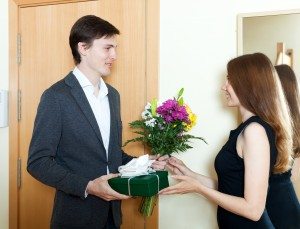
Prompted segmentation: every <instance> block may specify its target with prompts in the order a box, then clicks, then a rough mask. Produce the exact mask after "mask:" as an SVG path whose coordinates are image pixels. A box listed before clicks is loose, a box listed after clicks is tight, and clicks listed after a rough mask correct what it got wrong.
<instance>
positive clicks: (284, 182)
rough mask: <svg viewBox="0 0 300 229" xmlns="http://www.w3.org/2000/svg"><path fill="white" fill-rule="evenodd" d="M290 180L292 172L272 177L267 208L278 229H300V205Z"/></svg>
mask: <svg viewBox="0 0 300 229" xmlns="http://www.w3.org/2000/svg"><path fill="white" fill-rule="evenodd" d="M290 178H291V171H288V172H285V173H283V174H273V175H271V177H270V182H269V192H268V197H267V205H266V207H267V211H268V214H269V216H270V219H271V221H272V223H273V225H274V226H275V228H278V229H300V204H299V201H298V199H297V195H296V193H295V190H294V187H293V184H292V182H291V179H290Z"/></svg>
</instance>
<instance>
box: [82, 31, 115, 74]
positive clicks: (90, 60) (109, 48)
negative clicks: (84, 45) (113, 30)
mask: <svg viewBox="0 0 300 229" xmlns="http://www.w3.org/2000/svg"><path fill="white" fill-rule="evenodd" d="M116 47H117V41H116V36H112V37H107V38H105V37H102V38H99V39H95V40H94V41H93V43H92V45H91V47H90V48H88V49H87V50H86V53H85V56H83V57H82V61H83V62H84V64H85V65H86V66H85V67H87V68H89V70H90V71H93V72H95V73H96V74H100V75H101V76H107V75H109V74H110V72H111V68H112V65H113V63H114V61H115V60H116V58H117V53H116Z"/></svg>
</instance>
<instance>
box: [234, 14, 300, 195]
mask: <svg viewBox="0 0 300 229" xmlns="http://www.w3.org/2000/svg"><path fill="white" fill-rule="evenodd" d="M237 35H238V55H242V54H247V53H254V52H262V53H264V54H266V55H267V56H268V57H269V58H270V60H271V61H272V63H273V64H274V65H276V64H281V63H285V64H288V65H290V66H291V67H292V68H293V70H294V71H295V73H296V76H297V77H298V80H299V81H300V42H299V39H300V10H290V11H278V12H262V13H250V14H240V15H238V34H237ZM299 86H300V85H299ZM294 187H295V190H296V193H297V195H298V199H300V180H299V179H298V181H296V182H294Z"/></svg>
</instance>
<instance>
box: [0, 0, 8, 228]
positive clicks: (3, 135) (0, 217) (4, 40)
mask: <svg viewBox="0 0 300 229" xmlns="http://www.w3.org/2000/svg"><path fill="white" fill-rule="evenodd" d="M0 28H1V36H0V50H1V52H0V89H3V90H8V1H7V0H5V1H0ZM0 228H3V229H7V228H8V127H6V128H0Z"/></svg>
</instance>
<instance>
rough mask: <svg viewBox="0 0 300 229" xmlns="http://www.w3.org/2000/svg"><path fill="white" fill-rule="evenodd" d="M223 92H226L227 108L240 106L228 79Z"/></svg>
mask: <svg viewBox="0 0 300 229" xmlns="http://www.w3.org/2000/svg"><path fill="white" fill-rule="evenodd" d="M222 90H223V91H224V92H225V96H226V100H227V106H229V107H237V106H240V100H239V99H238V97H237V96H236V94H235V92H234V90H233V88H232V86H231V84H230V82H229V78H228V77H227V79H226V82H225V84H224V85H223V86H222Z"/></svg>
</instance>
